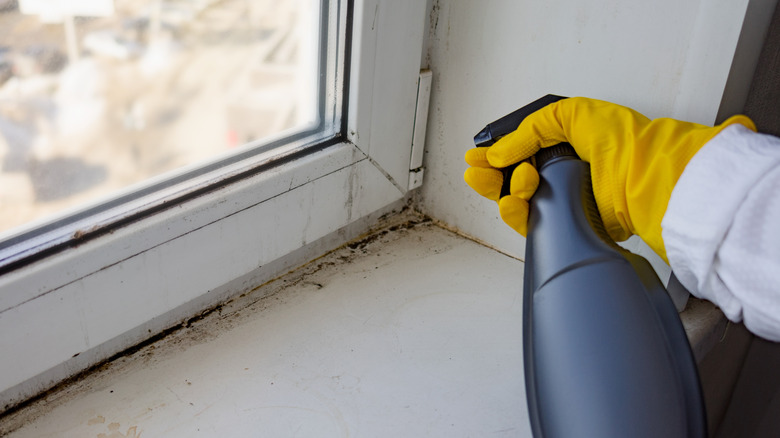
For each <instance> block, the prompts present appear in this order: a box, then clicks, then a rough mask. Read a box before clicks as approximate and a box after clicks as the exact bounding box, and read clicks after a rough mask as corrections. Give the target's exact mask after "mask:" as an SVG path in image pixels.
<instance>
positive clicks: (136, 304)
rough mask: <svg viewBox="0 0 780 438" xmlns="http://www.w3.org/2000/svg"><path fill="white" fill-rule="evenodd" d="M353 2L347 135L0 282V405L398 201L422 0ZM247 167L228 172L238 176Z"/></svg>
mask: <svg viewBox="0 0 780 438" xmlns="http://www.w3.org/2000/svg"><path fill="white" fill-rule="evenodd" d="M351 7H352V8H353V14H352V21H353V27H352V44H351V46H350V49H349V50H350V51H351V58H350V59H351V61H350V69H349V72H350V73H349V83H348V88H349V101H348V117H347V121H346V134H347V135H346V138H343V139H341V140H338V141H333V142H331V143H332V144H330V145H328V146H327V147H322V148H320V149H319V150H318V151H316V152H314V153H309V154H306V155H304V156H302V157H298V158H295V159H290V160H287V161H286V162H284V163H282V164H275V165H274V166H269V168H268V169H265V170H264V171H262V172H260V173H255V174H252V175H249V176H244V175H241V177H237V178H236V180H235V181H232V182H227V183H223V184H222V185H220V186H218V187H213V186H212V187H211V188H210V189H209V190H205V191H204V192H203V193H202V194H200V195H198V196H193V197H189V198H188V199H186V200H185V201H183V202H181V203H177V204H176V205H174V206H163V207H164V208H160V211H159V212H157V213H155V214H153V215H147V216H146V217H143V218H141V219H139V220H136V221H133V222H131V223H127V224H124V225H122V226H120V227H116V228H112V229H111V230H110V232H106V233H102V234H101V235H100V236H98V237H95V238H92V239H89V240H87V241H85V242H83V243H82V244H79V245H74V246H73V247H70V248H68V249H66V250H64V251H59V252H57V253H55V254H52V255H50V256H47V257H44V258H41V259H40V260H37V261H35V262H34V263H30V264H26V265H24V266H23V267H21V268H19V269H15V270H12V271H11V272H7V273H5V274H4V275H2V276H0V352H2V354H0V358H1V359H0V369H2V371H3V372H2V373H0V411H2V410H4V409H7V408H8V407H11V406H14V405H16V404H18V403H20V402H22V401H24V400H25V399H27V398H29V397H31V396H34V395H36V394H38V393H40V392H42V391H44V390H46V389H48V388H50V387H52V386H53V385H55V384H56V383H58V382H60V381H62V380H64V379H67V378H69V377H71V376H73V375H76V374H78V373H79V372H81V371H83V370H85V369H88V368H89V367H91V366H93V365H95V364H98V363H100V362H101V361H104V360H106V359H108V358H110V357H112V356H113V355H115V354H117V353H120V352H121V351H123V350H125V349H127V348H129V347H131V346H133V345H136V344H138V343H140V342H143V341H144V340H146V339H149V338H150V337H152V336H155V335H157V334H158V333H160V332H162V331H163V330H165V329H167V328H169V327H172V326H175V325H177V324H179V323H181V322H182V321H184V320H186V319H188V318H190V317H192V316H193V315H195V314H197V313H198V312H200V311H202V310H204V309H208V308H212V307H213V306H215V305H217V304H218V303H219V302H220V301H222V300H224V299H226V298H228V297H229V296H231V295H234V294H236V293H239V292H242V291H246V290H249V289H251V288H252V287H255V286H257V285H259V282H261V281H263V279H267V278H272V277H273V276H275V275H278V274H279V272H280V270H282V269H286V268H289V267H290V266H293V265H294V264H295V263H300V262H302V261H304V260H305V259H307V258H309V257H312V256H316V255H318V251H319V253H321V252H322V251H325V250H327V249H328V248H330V247H333V246H337V245H338V244H340V243H343V241H344V240H346V239H348V238H349V237H351V234H354V233H356V232H359V231H360V230H362V229H364V228H365V227H366V226H368V225H369V224H370V221H371V220H372V219H373V218H375V217H376V216H377V215H379V214H381V213H383V212H387V211H390V210H391V209H393V208H394V207H397V206H398V205H401V204H402V202H403V200H404V198H405V196H406V195H407V192H408V188H407V183H408V178H409V159H410V151H411V143H412V132H413V127H414V119H415V114H414V113H415V103H416V96H417V81H418V77H419V71H420V59H421V51H422V47H423V33H424V26H425V21H426V20H425V12H426V2H424V1H416V0H354V4H353V5H352V6H351ZM258 159H262V158H258ZM240 166H241V163H237V164H236V167H235V168H233V169H227V170H225V172H236V175H240Z"/></svg>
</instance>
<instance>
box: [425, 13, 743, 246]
mask: <svg viewBox="0 0 780 438" xmlns="http://www.w3.org/2000/svg"><path fill="white" fill-rule="evenodd" d="M430 1H431V4H430V6H429V10H430V11H431V14H430V17H429V26H430V30H429V32H430V33H429V35H428V46H429V47H428V52H427V58H426V59H424V64H425V63H427V64H428V66H429V67H430V68H431V69H432V70H433V72H434V78H433V90H432V95H431V98H432V101H431V109H430V115H429V121H428V135H427V139H426V157H425V163H424V164H425V166H426V174H425V178H426V180H425V183H424V185H423V188H422V192H421V199H422V203H421V208H422V209H423V210H424V211H425V212H426V213H427V214H429V215H431V216H433V217H435V218H437V219H440V220H442V221H444V222H446V223H448V224H450V225H452V226H454V227H456V228H458V229H460V230H461V231H463V232H465V233H467V234H469V235H472V236H474V237H476V238H478V239H480V240H482V241H484V242H486V243H488V244H490V245H492V246H494V247H497V248H499V249H501V250H503V251H506V252H508V253H510V254H513V255H516V256H518V257H521V258H522V257H523V256H524V240H523V239H522V238H519V237H518V236H517V235H516V234H515V233H514V232H513V231H511V230H510V229H509V228H508V227H506V226H505V225H504V224H503V223H502V222H501V220H500V218H499V216H498V209H497V208H496V206H495V203H493V202H490V201H488V200H485V199H484V198H481V197H480V196H478V195H476V194H475V193H474V192H472V191H471V189H470V188H469V187H468V186H467V185H466V184H465V183H464V182H463V171H464V170H465V169H466V164H465V162H464V161H463V154H464V153H465V152H466V150H467V149H469V148H470V147H472V145H473V143H472V137H473V135H474V134H475V133H476V132H477V131H479V130H480V129H482V127H483V126H484V125H485V124H486V123H488V122H491V121H492V120H494V119H496V118H498V117H500V116H503V115H504V114H506V113H508V112H510V111H512V110H514V109H516V108H519V107H520V106H523V105H525V104H526V103H529V102H531V101H533V100H535V99H537V98H539V97H541V96H543V95H545V94H548V93H553V94H560V95H565V96H588V97H593V98H598V99H604V100H608V101H612V102H616V103H620V104H623V105H627V106H630V107H632V108H635V109H637V110H638V111H640V112H642V113H644V114H645V115H647V116H648V117H651V118H654V117H675V118H679V119H685V120H690V121H695V122H699V123H708V124H712V123H713V122H714V121H715V118H716V116H717V113H718V109H719V106H720V102H721V97H722V95H723V91H724V87H725V85H726V81H727V79H728V75H729V71H730V69H731V64H732V59H733V57H734V51H735V47H736V45H737V41H738V40H739V37H740V30H741V28H742V24H743V19H744V18H745V11H746V8H747V5H748V3H749V0H708V1H705V0H700V1H693V0H691V1H685V2H680V1H678V0H658V1H653V2H647V1H625V0H591V1H587V2H578V1H571V0H568V1H567V0H551V1H543V2H541V1H529V0H523V1H517V0H492V1H486V2H469V1H455V0H430ZM754 1H757V0H754Z"/></svg>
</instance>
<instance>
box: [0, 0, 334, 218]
mask: <svg viewBox="0 0 780 438" xmlns="http://www.w3.org/2000/svg"><path fill="white" fill-rule="evenodd" d="M321 9H322V8H321V7H320V2H319V1H317V0H113V1H112V0H68V1H62V0H18V1H9V0H0V209H1V211H2V214H0V233H3V232H7V231H8V230H12V229H14V228H15V227H18V226H20V225H23V224H28V223H29V222H30V221H41V220H42V219H45V218H48V217H51V216H52V215H56V214H60V213H61V212H63V211H65V210H70V209H74V208H76V207H78V206H80V205H84V204H87V203H91V202H95V200H96V199H101V198H103V199H106V198H109V197H110V196H111V195H112V194H113V193H116V192H117V191H120V190H123V189H125V188H126V187H128V186H129V185H133V184H135V183H138V182H141V181H144V180H147V179H148V178H150V177H155V176H158V175H161V174H165V173H166V172H171V171H173V170H175V169H181V168H182V167H184V166H196V165H198V164H202V163H205V162H213V161H215V160H219V159H224V158H225V157H229V156H234V155H237V154H240V153H243V152H244V151H247V150H251V149H252V148H257V147H258V146H260V145H261V144H267V143H268V142H269V141H270V140H271V139H276V140H278V139H279V138H282V137H284V136H286V135H291V134H292V133H296V132H301V131H305V130H307V129H312V127H314V126H318V124H319V123H320V120H321V114H320V112H321V109H320V108H322V105H321V102H320V99H321V97H320V95H321V94H322V93H321V92H320V90H319V88H318V87H320V82H319V80H320V79H319V78H320V74H319V72H320V70H321V68H320V66H319V59H320V53H321V52H322V50H321V48H320V41H321V40H320V34H319V33H320V31H321V30H322V29H323V25H322V23H323V22H324V21H323V20H322V19H321Z"/></svg>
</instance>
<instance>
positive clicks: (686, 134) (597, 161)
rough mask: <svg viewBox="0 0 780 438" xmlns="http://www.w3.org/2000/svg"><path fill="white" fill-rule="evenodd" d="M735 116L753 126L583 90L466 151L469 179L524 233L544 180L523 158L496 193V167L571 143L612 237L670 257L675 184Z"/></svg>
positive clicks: (499, 180)
mask: <svg viewBox="0 0 780 438" xmlns="http://www.w3.org/2000/svg"><path fill="white" fill-rule="evenodd" d="M734 123H740V124H742V125H744V126H746V127H748V128H750V129H752V130H754V131H755V129H756V128H755V125H754V124H753V122H752V121H751V120H750V119H749V118H748V117H746V116H734V117H731V118H729V119H728V120H726V121H725V122H723V123H722V124H720V125H718V126H715V127H708V126H703V125H698V124H695V123H689V122H682V121H679V120H674V119H666V118H664V119H655V120H650V119H648V118H647V117H645V116H643V115H641V114H639V113H638V112H636V111H634V110H632V109H630V108H626V107H623V106H620V105H615V104H612V103H608V102H603V101H598V100H594V99H588V98H584V97H574V98H568V99H563V100H560V101H558V102H555V103H552V104H550V105H547V106H545V107H544V108H542V109H540V110H538V111H536V112H535V113H533V114H531V115H530V116H528V117H526V118H525V120H523V122H522V123H521V124H520V126H519V127H518V128H517V130H515V131H514V132H512V133H510V134H508V135H506V136H504V137H503V138H502V139H500V140H499V141H498V142H496V144H494V145H493V146H491V147H489V148H474V149H471V150H469V151H468V152H466V162H467V163H468V164H469V165H470V166H471V167H470V168H468V169H467V170H466V173H465V175H464V179H465V180H466V182H467V183H468V184H469V185H470V186H471V187H472V188H473V189H474V190H476V191H477V193H479V194H480V195H482V196H485V197H487V198H489V199H491V200H494V201H498V208H499V211H500V213H501V218H502V219H503V220H504V222H506V223H507V224H508V225H509V226H510V227H512V228H513V229H515V230H516V231H517V232H519V233H520V234H522V235H524V236H525V235H526V233H527V226H528V225H527V221H528V200H529V199H530V198H531V196H533V193H534V192H535V191H536V188H537V186H538V185H539V174H538V173H537V172H536V169H535V168H534V167H533V166H532V165H530V164H528V163H522V164H521V165H519V166H518V167H517V168H516V169H515V171H514V173H513V174H512V180H511V182H510V185H511V189H510V192H511V194H510V195H508V196H504V197H503V198H501V199H499V194H500V192H501V184H502V181H503V176H502V174H501V171H500V170H498V169H500V168H503V167H506V166H509V165H510V164H514V163H517V162H519V161H522V160H524V159H526V158H529V157H531V156H532V155H534V154H535V153H536V152H537V151H538V150H539V148H542V147H547V146H552V145H555V144H558V143H561V142H569V143H571V145H572V146H573V147H574V149H575V150H576V151H577V154H578V155H579V156H580V158H581V159H582V160H584V161H587V162H589V163H590V166H591V177H592V181H593V192H594V197H595V198H596V204H597V205H598V209H599V213H600V214H601V218H602V220H603V222H604V226H605V228H606V229H607V232H608V233H609V235H610V237H612V238H613V239H614V240H615V241H617V242H621V241H623V240H626V239H628V238H629V237H630V236H631V235H632V234H638V235H639V236H640V237H641V238H642V239H643V240H644V241H645V242H646V243H647V244H648V245H649V246H650V247H651V248H652V249H653V250H654V251H655V252H656V253H658V255H660V256H661V257H662V258H663V259H664V260H666V249H665V247H664V244H663V239H662V237H661V220H662V219H663V216H664V213H665V212H666V207H667V205H668V203H669V198H670V197H671V195H672V190H673V189H674V186H675V184H676V183H677V180H678V179H679V178H680V175H682V172H683V170H684V169H685V166H686V165H687V164H688V162H689V161H690V160H691V158H693V156H694V155H695V154H696V152H697V151H698V150H699V149H701V147H702V146H704V144H705V143H707V141H709V140H710V139H711V138H712V137H714V136H715V135H716V134H717V133H718V132H720V131H721V130H722V129H723V128H725V127H727V126H729V125H731V124H734Z"/></svg>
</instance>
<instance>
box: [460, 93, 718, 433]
mask: <svg viewBox="0 0 780 438" xmlns="http://www.w3.org/2000/svg"><path fill="white" fill-rule="evenodd" d="M560 99H564V98H563V97H560V96H554V95H548V96H545V97H543V98H541V99H539V100H537V101H535V102H533V103H531V104H529V105H526V106H525V107H523V108H520V109H519V110H517V111H515V112H513V113H511V114H509V115H507V116H505V117H503V118H501V119H499V120H497V121H495V122H493V123H491V124H489V125H488V126H486V127H485V129H483V130H482V131H481V132H480V133H479V134H477V136H476V137H474V141H475V143H476V145H477V146H490V145H492V144H493V143H494V142H495V141H496V140H497V139H499V138H500V137H501V136H503V135H505V134H507V133H509V132H511V131H513V130H514V129H516V128H517V126H518V125H519V124H520V122H521V121H522V120H523V119H524V118H525V117H526V116H528V115H529V114H531V113H533V112H534V111H536V110H538V109H540V108H542V107H544V106H546V105H548V104H550V103H552V102H555V101H558V100H560ZM535 161H536V163H535V164H536V168H537V170H538V171H539V175H540V185H539V188H538V189H537V191H536V194H535V195H534V196H533V198H531V201H530V213H529V220H528V240H527V243H526V263H525V276H524V277H525V278H524V287H523V289H524V291H523V294H524V297H523V298H524V309H523V317H524V321H523V330H524V332H523V349H524V356H525V358H524V359H525V382H526V396H527V400H528V410H529V415H530V419H531V427H532V430H533V433H534V436H535V437H599V438H607V437H621V438H622V437H704V436H706V435H707V426H706V417H705V410H704V403H703V399H702V395H701V388H700V384H699V379H698V373H697V369H696V363H695V361H694V358H693V354H692V353H691V349H690V345H689V343H688V338H687V336H686V334H685V330H684V329H683V326H682V323H681V321H680V318H679V316H678V314H677V311H676V309H675V307H674V304H673V303H672V301H671V299H670V298H669V296H668V294H667V293H666V290H665V289H664V287H663V284H662V283H661V281H660V280H659V279H658V277H657V275H656V274H655V272H654V271H653V269H652V267H651V266H650V264H649V263H648V262H647V261H646V260H645V259H644V258H642V257H640V256H637V255H634V254H631V253H629V252H628V251H625V250H624V249H622V248H620V247H619V246H617V245H616V244H615V243H614V242H613V241H612V240H611V239H610V238H609V236H608V235H607V233H606V231H605V230H604V226H603V224H602V222H601V218H600V216H599V213H598V209H597V207H596V202H595V200H594V198H593V192H592V186H591V182H590V166H589V165H588V163H586V162H584V161H581V160H580V159H579V158H578V157H577V155H576V152H575V151H574V149H573V148H572V147H571V145H569V144H567V143H561V144H559V145H557V146H553V147H551V148H544V149H542V150H540V151H539V152H538V153H537V154H536V156H535ZM513 167H514V166H513ZM512 170H513V168H507V169H504V188H503V189H502V196H504V195H506V194H508V189H509V176H511V172H512Z"/></svg>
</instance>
